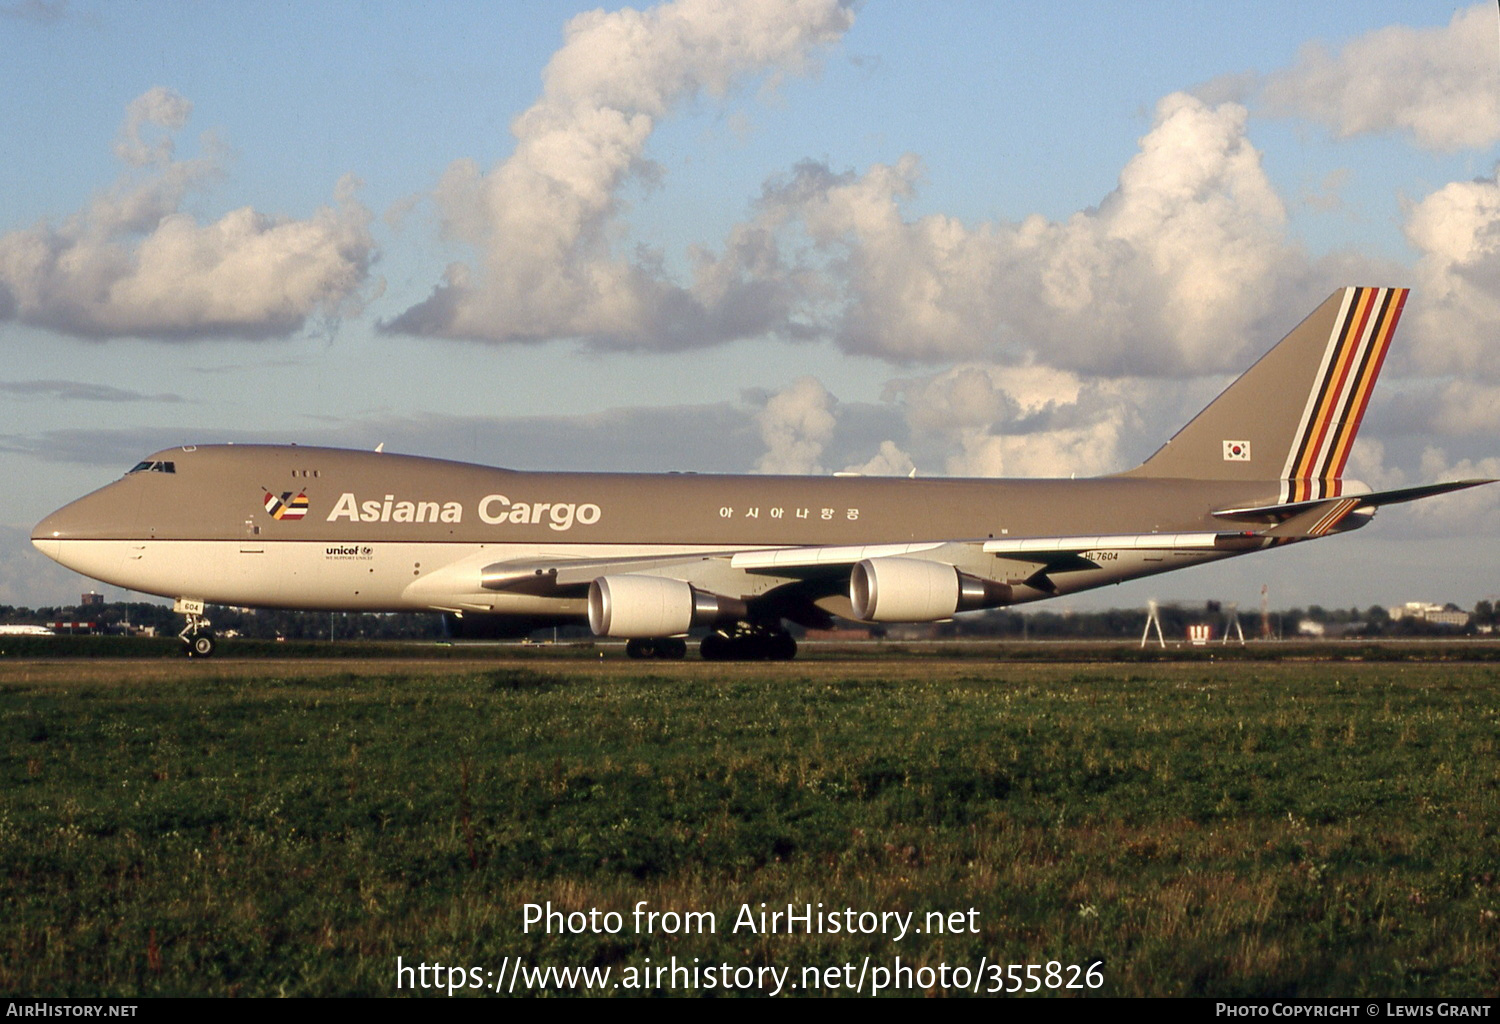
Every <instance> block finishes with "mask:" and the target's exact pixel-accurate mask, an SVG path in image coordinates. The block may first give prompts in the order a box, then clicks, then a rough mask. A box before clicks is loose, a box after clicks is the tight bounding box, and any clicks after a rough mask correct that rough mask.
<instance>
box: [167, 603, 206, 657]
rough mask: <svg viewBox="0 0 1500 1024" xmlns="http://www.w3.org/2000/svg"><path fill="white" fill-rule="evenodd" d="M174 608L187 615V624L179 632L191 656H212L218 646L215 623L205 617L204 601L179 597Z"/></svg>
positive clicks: (178, 635) (173, 604)
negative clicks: (214, 629)
mask: <svg viewBox="0 0 1500 1024" xmlns="http://www.w3.org/2000/svg"><path fill="white" fill-rule="evenodd" d="M172 610H173V611H174V612H177V613H178V614H180V615H186V616H187V625H186V626H184V627H183V629H182V632H181V633H178V634H177V637H178V639H179V640H181V641H182V644H183V648H184V650H185V651H186V653H187V656H188V657H189V658H208V657H212V656H213V653H214V647H215V646H216V643H215V637H214V631H213V623H211V622H209V621H208V619H206V618H204V617H203V602H202V601H194V600H192V599H190V598H186V597H179V598H178V599H177V600H176V601H174V602H172Z"/></svg>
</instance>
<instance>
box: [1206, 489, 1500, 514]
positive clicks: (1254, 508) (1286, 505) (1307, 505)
mask: <svg viewBox="0 0 1500 1024" xmlns="http://www.w3.org/2000/svg"><path fill="white" fill-rule="evenodd" d="M1494 482H1495V481H1493V480H1450V481H1447V482H1444V483H1440V484H1422V485H1421V486H1419V487H1400V488H1397V489H1395V490H1390V491H1369V492H1367V493H1365V494H1351V495H1348V499H1353V500H1356V501H1357V504H1356V505H1355V506H1354V507H1355V508H1364V507H1366V506H1371V507H1375V508H1378V507H1380V506H1381V505H1397V504H1400V503H1401V502H1403V501H1417V500H1419V499H1421V498H1430V497H1432V496H1433V495H1436V494H1448V493H1450V492H1452V491H1462V490H1465V489H1466V488H1469V487H1479V486H1481V485H1483V484H1492V483H1494ZM1331 504H1333V502H1332V501H1331V500H1330V499H1328V498H1322V499H1318V500H1314V501H1287V502H1280V503H1278V504H1275V505H1250V506H1244V507H1239V508H1225V509H1220V510H1219V511H1217V512H1215V513H1214V515H1215V516H1216V517H1218V518H1220V519H1236V520H1240V521H1242V522H1250V523H1273V522H1283V521H1285V520H1288V519H1293V518H1295V517H1297V516H1300V515H1302V514H1303V513H1304V512H1307V511H1309V510H1310V509H1315V508H1320V507H1324V506H1328V505H1331Z"/></svg>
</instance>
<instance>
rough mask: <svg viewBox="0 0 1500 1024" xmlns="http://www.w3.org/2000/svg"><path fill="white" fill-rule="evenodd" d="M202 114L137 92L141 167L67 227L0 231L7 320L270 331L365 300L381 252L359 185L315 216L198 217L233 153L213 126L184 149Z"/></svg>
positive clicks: (135, 162)
mask: <svg viewBox="0 0 1500 1024" xmlns="http://www.w3.org/2000/svg"><path fill="white" fill-rule="evenodd" d="M190 111H191V105H190V104H189V103H188V102H187V100H185V99H184V98H182V97H181V96H179V95H177V94H176V93H173V92H171V91H170V90H168V89H163V88H155V89H152V90H151V91H150V92H148V93H146V94H144V95H143V96H140V97H138V98H137V99H136V100H134V101H133V102H132V103H131V104H130V106H129V108H128V110H127V112H126V116H125V119H124V123H123V124H122V126H121V129H120V133H119V136H118V137H117V139H116V143H115V153H116V155H117V156H118V157H119V158H120V159H121V160H122V162H124V163H125V164H126V165H127V166H128V167H129V168H130V170H128V171H127V172H126V173H125V174H124V175H122V177H121V178H120V179H119V180H118V181H117V182H116V183H115V184H114V185H113V186H112V187H110V188H109V189H108V190H106V191H104V192H102V193H100V194H99V195H97V196H95V197H94V199H93V200H92V201H91V202H90V203H89V204H88V205H87V206H86V207H85V208H84V209H82V210H80V211H78V212H77V213H74V214H73V215H71V216H69V217H68V218H67V219H66V220H64V221H63V222H62V223H61V224H59V225H53V224H49V223H46V222H43V223H39V224H36V225H34V226H32V227H29V228H23V229H20V230H17V231H12V232H10V233H8V234H5V235H0V320H16V321H19V322H21V323H25V324H29V325H32V326H36V327H44V328H48V329H50V330H54V331H57V332H59V333H62V334H71V335H75V336H77V337H83V338H109V337H114V336H119V335H128V336H134V337H146V338H201V337H215V336H227V337H239V338H265V337H271V336H276V335H285V334H289V333H291V332H294V331H296V330H298V329H300V328H301V327H302V325H303V324H304V323H305V322H306V321H307V319H308V318H309V317H311V316H313V315H315V314H328V315H337V314H338V313H339V312H340V311H342V310H344V309H347V308H350V307H351V306H357V304H358V292H359V289H360V288H361V286H362V285H363V284H364V283H365V281H366V279H367V277H368V274H369V268H370V264H371V261H372V260H373V259H374V255H375V245H374V242H373V240H372V238H371V236H370V232H369V222H370V214H369V211H368V210H366V209H365V207H364V206H363V205H362V204H361V203H360V202H359V200H358V198H357V191H358V182H357V181H356V180H355V179H354V178H353V177H352V176H346V177H345V178H344V179H343V180H342V181H340V182H339V183H338V186H337V188H336V190H335V196H334V204H333V205H331V206H325V207H322V208H320V209H318V210H317V211H316V212H315V213H313V215H312V216H311V217H308V218H307V219H305V220H295V219H291V218H288V217H279V216H272V215H269V214H263V213H259V212H257V211H255V210H253V209H250V208H249V207H244V208H242V209H238V210H233V211H231V212H229V213H227V214H225V215H224V216H223V217H221V218H219V219H218V220H217V221H214V222H212V223H207V224H202V223H199V222H198V221H197V220H196V219H195V218H194V217H193V216H192V215H190V214H188V213H185V212H183V211H182V208H181V207H182V205H183V201H184V198H185V197H186V196H187V195H188V193H189V192H191V191H193V190H195V189H199V188H201V187H203V186H204V185H205V184H206V183H208V182H209V181H211V180H212V179H214V178H216V177H219V176H220V175H221V174H222V170H223V159H224V158H223V153H222V149H221V147H220V146H219V145H218V144H217V142H216V141H215V140H214V138H213V137H212V136H211V135H209V136H205V137H204V138H203V140H202V142H203V147H204V149H205V151H206V152H205V155H203V156H199V157H196V158H194V159H190V160H179V159H177V158H176V153H175V145H174V139H173V135H172V133H173V132H175V131H177V130H179V129H181V128H182V127H183V126H184V125H185V124H186V122H187V118H188V115H189V113H190Z"/></svg>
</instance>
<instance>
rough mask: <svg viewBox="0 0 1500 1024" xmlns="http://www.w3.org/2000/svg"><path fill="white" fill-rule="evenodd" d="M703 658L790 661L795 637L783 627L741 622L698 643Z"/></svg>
mask: <svg viewBox="0 0 1500 1024" xmlns="http://www.w3.org/2000/svg"><path fill="white" fill-rule="evenodd" d="M698 653H699V654H700V655H701V656H702V657H703V660H704V661H791V660H792V659H793V658H795V657H796V656H797V641H795V640H793V639H792V635H791V634H790V633H788V632H787V631H786V630H784V629H767V628H765V627H762V626H747V625H744V624H743V623H742V624H740V625H739V626H736V627H735V628H734V629H733V630H732V631H729V632H718V633H710V634H708V636H706V637H704V638H703V642H702V643H701V644H699V645H698Z"/></svg>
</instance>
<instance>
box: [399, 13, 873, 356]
mask: <svg viewBox="0 0 1500 1024" xmlns="http://www.w3.org/2000/svg"><path fill="white" fill-rule="evenodd" d="M852 22H853V14H852V13H851V11H850V10H849V9H848V8H847V7H846V6H844V5H843V4H841V3H839V2H838V0H752V2H748V3H737V4H724V3H721V2H718V0H676V2H674V3H668V4H663V5H661V6H658V7H654V8H651V9H650V10H647V11H635V10H630V9H624V10H620V11H615V12H609V13H606V12H604V11H593V12H590V13H585V14H580V15H578V16H577V17H575V18H574V19H573V20H572V21H571V22H569V23H568V26H567V30H566V41H565V42H564V44H563V46H562V48H561V49H560V50H558V51H557V53H556V54H554V55H553V57H552V60H551V61H550V62H549V63H548V65H547V69H546V71H545V74H544V87H543V92H542V96H541V98H540V99H539V100H538V101H537V102H536V103H535V104H534V105H533V106H532V107H531V108H530V109H529V110H527V111H525V112H524V113H522V114H521V115H520V116H519V117H517V118H516V120H515V121H514V123H513V124H512V126H511V130H512V132H513V134H514V135H515V137H516V149H515V152H514V153H513V154H512V155H511V156H510V157H509V158H508V159H507V160H505V161H504V162H502V163H501V164H499V165H498V166H496V167H495V168H493V169H491V170H490V171H488V172H485V171H482V170H481V169H480V168H479V167H478V165H477V164H475V163H474V162H472V161H459V162H456V163H454V164H453V165H452V166H450V167H449V168H448V171H447V173H446V174H445V175H444V176H443V179H442V181H441V183H440V184H439V186H438V188H437V191H436V194H435V199H436V202H437V206H438V209H439V211H440V212H441V215H442V219H443V226H444V229H445V233H446V234H447V236H448V237H449V238H450V239H452V240H455V241H458V242H460V243H464V244H466V245H468V246H470V247H471V248H472V249H473V250H475V252H476V253H477V260H476V261H475V264H474V265H470V264H469V263H463V262H459V263H454V264H452V265H451V266H449V268H448V270H447V272H446V273H445V274H444V278H443V283H442V284H440V285H439V286H438V287H437V288H436V289H435V290H434V291H433V293H432V295H431V296H430V297H429V298H428V299H426V300H425V301H423V302H421V303H419V304H418V305H416V306H413V307H411V308H410V309H408V310H406V311H405V312H404V313H402V314H401V315H399V316H398V317H396V318H395V319H394V320H392V321H391V322H389V323H388V324H386V325H384V326H385V329H386V330H389V331H392V332H402V333H410V334H419V335H439V336H444V337H461V338H472V339H484V340H500V341H537V340H545V339H549V338H555V337H583V338H588V339H590V340H591V341H593V342H595V343H596V344H601V345H606V346H610V345H614V346H631V347H646V348H661V349H676V348H685V347H688V346H692V345H699V344H705V343H710V342H713V341H718V340H724V339H727V338H734V337H746V336H754V335H759V334H763V333H765V332H767V331H771V330H776V329H777V328H779V327H780V326H781V325H782V324H783V322H784V321H785V320H786V318H787V316H788V314H789V312H790V305H791V295H790V294H789V293H788V291H787V286H786V283H785V279H784V276H783V275H782V274H781V273H780V271H781V268H780V266H779V263H778V253H777V251H776V248H775V246H774V245H772V244H770V239H769V237H768V236H767V235H766V234H765V233H764V232H760V231H756V230H754V229H751V228H746V229H743V230H741V231H739V232H737V233H736V235H735V237H733V238H731V239H730V240H729V242H728V247H727V248H728V252H727V253H726V254H725V255H724V256H722V257H714V256H712V255H710V254H707V253H697V254H695V266H694V271H693V272H694V280H693V282H692V284H691V286H689V287H683V286H680V285H678V284H676V283H674V282H672V281H671V280H670V279H669V278H668V276H667V274H666V273H665V271H664V270H663V268H662V265H661V264H662V259H661V257H660V254H657V253H652V252H650V251H642V252H638V253H637V254H636V256H635V258H634V259H624V258H621V257H620V256H619V255H618V254H616V253H615V252H613V251H612V244H611V243H612V242H613V241H614V239H613V237H612V235H613V233H614V228H615V226H616V224H617V222H618V217H619V215H620V212H621V199H620V190H621V187H622V185H624V184H625V183H626V182H627V181H629V180H631V179H632V177H640V176H642V175H643V174H644V175H646V176H648V177H649V176H651V175H652V174H653V173H655V172H654V170H653V169H652V168H651V167H650V166H649V164H648V163H647V162H646V159H645V156H644V153H645V147H646V141H647V139H648V138H649V137H650V135H651V132H652V130H653V129H654V128H655V126H656V124H657V122H658V121H659V120H660V118H662V117H663V116H664V115H665V114H667V113H668V112H669V111H670V110H672V109H673V108H674V107H676V106H677V105H679V104H681V103H683V102H684V101H687V100H690V99H692V98H693V97H696V96H698V95H701V94H705V93H706V94H708V95H711V96H722V95H723V94H724V93H726V92H727V91H728V90H729V89H730V88H731V87H732V86H733V85H734V84H735V83H737V82H739V81H741V80H743V79H745V78H747V77H749V76H751V75H754V74H757V73H762V72H766V71H771V72H775V73H779V74H787V73H796V72H799V71H802V70H804V69H806V68H807V67H808V66H809V64H810V62H811V60H812V57H813V54H814V53H815V52H816V50H817V49H818V48H819V47H822V46H824V45H827V44H829V43H832V42H834V41H835V40H837V39H838V38H839V36H840V35H841V34H842V33H843V32H844V31H845V30H846V29H848V27H849V26H850V25H851V24H852Z"/></svg>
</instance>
